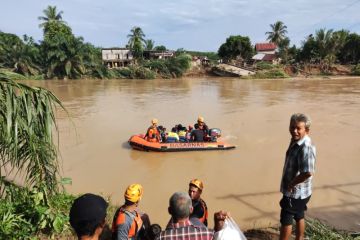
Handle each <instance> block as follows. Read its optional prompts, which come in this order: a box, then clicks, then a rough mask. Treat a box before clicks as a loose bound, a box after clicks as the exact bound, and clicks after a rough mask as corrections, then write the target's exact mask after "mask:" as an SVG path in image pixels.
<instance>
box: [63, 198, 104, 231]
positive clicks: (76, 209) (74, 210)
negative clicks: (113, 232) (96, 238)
mask: <svg viewBox="0 0 360 240" xmlns="http://www.w3.org/2000/svg"><path fill="white" fill-rule="evenodd" d="M107 206H108V204H107V203H106V201H105V200H104V199H103V198H102V197H101V196H98V195H95V194H91V193H87V194H84V195H82V196H81V197H79V198H77V199H75V201H74V203H73V204H72V206H71V209H70V214H69V217H70V224H71V226H72V227H73V228H74V230H75V232H76V234H77V236H78V238H80V237H82V236H93V235H94V233H95V231H96V229H97V228H98V227H100V226H101V225H103V224H104V222H105V217H106V208H107Z"/></svg>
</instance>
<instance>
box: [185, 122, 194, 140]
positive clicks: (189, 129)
mask: <svg viewBox="0 0 360 240" xmlns="http://www.w3.org/2000/svg"><path fill="white" fill-rule="evenodd" d="M192 130H193V127H192V126H191V125H189V127H188V129H187V132H186V141H187V142H190V141H191V132H192Z"/></svg>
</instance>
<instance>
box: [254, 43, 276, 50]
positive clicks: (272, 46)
mask: <svg viewBox="0 0 360 240" xmlns="http://www.w3.org/2000/svg"><path fill="white" fill-rule="evenodd" d="M276 47H277V46H276V44H275V43H257V44H255V49H256V51H271V50H275V49H276Z"/></svg>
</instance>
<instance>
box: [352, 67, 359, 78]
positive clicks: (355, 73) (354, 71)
mask: <svg viewBox="0 0 360 240" xmlns="http://www.w3.org/2000/svg"><path fill="white" fill-rule="evenodd" d="M351 74H352V75H355V76H360V64H357V65H355V66H354V67H353V69H352V71H351Z"/></svg>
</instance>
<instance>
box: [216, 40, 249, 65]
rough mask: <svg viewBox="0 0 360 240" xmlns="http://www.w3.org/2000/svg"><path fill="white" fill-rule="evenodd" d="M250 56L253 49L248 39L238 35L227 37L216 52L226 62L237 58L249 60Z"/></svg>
mask: <svg viewBox="0 0 360 240" xmlns="http://www.w3.org/2000/svg"><path fill="white" fill-rule="evenodd" d="M252 54H253V47H252V46H251V43H250V38H249V37H243V36H240V35H238V36H230V37H228V38H227V39H226V42H225V43H223V44H222V45H221V46H220V48H219V50H218V55H219V56H220V57H221V58H224V59H226V60H229V59H235V58H236V57H237V56H240V57H241V58H243V59H249V58H251V57H252Z"/></svg>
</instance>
